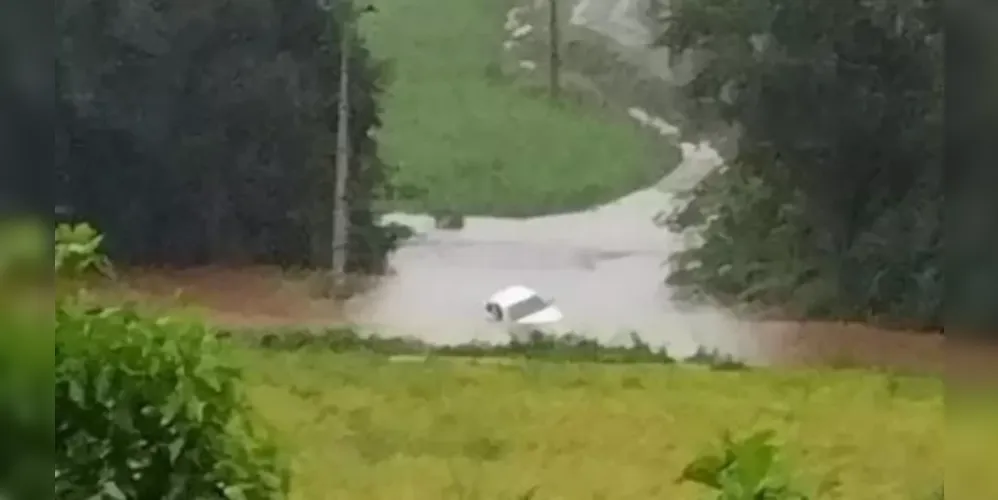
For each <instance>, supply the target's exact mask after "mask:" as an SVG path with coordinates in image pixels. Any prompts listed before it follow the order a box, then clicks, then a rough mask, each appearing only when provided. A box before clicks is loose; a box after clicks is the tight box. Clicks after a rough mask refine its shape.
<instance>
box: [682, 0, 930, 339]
mask: <svg viewBox="0 0 998 500" xmlns="http://www.w3.org/2000/svg"><path fill="white" fill-rule="evenodd" d="M672 11H673V12H672V17H671V18H670V19H669V20H667V21H665V22H664V25H665V26H667V29H666V30H665V31H664V34H663V36H662V43H664V44H666V45H668V46H669V47H670V48H671V49H672V50H674V51H676V52H680V51H683V50H686V49H694V50H696V51H699V52H701V53H702V54H710V55H713V56H715V57H713V58H712V59H707V60H708V61H709V62H708V63H707V64H706V65H705V67H704V70H703V71H702V72H701V73H700V74H699V75H698V76H697V77H696V78H695V79H694V80H693V81H692V82H691V83H690V84H689V86H688V88H687V90H688V91H689V95H690V96H691V98H692V99H693V100H694V101H695V102H696V103H697V104H698V105H700V106H701V107H702V108H703V109H707V110H711V111H712V113H711V114H714V113H717V112H720V115H721V116H723V117H724V119H726V120H728V121H731V122H734V123H737V124H738V125H740V126H741V127H742V131H743V134H742V136H741V138H740V140H739V143H738V146H739V148H738V149H739V151H738V154H737V157H736V158H734V159H733V161H732V162H731V166H730V168H728V169H722V170H721V171H718V172H716V173H714V174H713V175H711V176H710V177H709V178H708V180H707V181H706V182H705V183H704V184H703V185H701V186H699V187H698V188H696V192H697V194H698V195H699V196H698V197H697V199H696V200H695V201H693V202H692V203H690V204H689V205H688V206H687V207H685V208H684V209H683V210H680V211H679V212H677V213H676V214H674V216H673V219H672V223H673V224H674V227H675V228H678V229H684V228H690V227H701V228H703V229H704V230H703V231H702V236H703V239H704V242H703V244H702V245H700V246H699V247H697V248H694V249H692V250H690V251H688V252H685V253H682V254H680V255H678V256H677V257H676V258H675V261H674V271H673V273H672V275H671V276H670V280H671V281H672V282H674V283H677V284H683V285H690V286H691V287H692V288H694V289H695V290H696V291H698V292H701V293H705V294H707V295H711V296H714V297H719V298H721V299H723V300H727V301H746V302H750V303H754V304H756V305H760V306H763V307H765V308H774V307H775V308H779V309H781V310H782V312H783V313H786V314H790V315H793V316H806V317H811V318H824V319H846V320H874V321H879V322H881V323H883V324H886V325H888V326H904V327H909V328H917V329H939V328H941V324H942V323H941V322H942V318H941V314H942V313H941V300H942V293H943V286H942V270H941V265H942V264H941V255H940V254H941V244H940V214H939V211H940V208H941V202H942V193H941V178H942V156H941V152H942V151H941V141H942V44H941V41H942V39H941V23H942V20H941V12H940V8H939V2H938V1H935V0H925V1H921V0H870V1H842V2H822V1H818V0H749V1H740V0H739V1H736V0H682V1H677V2H673V3H672Z"/></svg>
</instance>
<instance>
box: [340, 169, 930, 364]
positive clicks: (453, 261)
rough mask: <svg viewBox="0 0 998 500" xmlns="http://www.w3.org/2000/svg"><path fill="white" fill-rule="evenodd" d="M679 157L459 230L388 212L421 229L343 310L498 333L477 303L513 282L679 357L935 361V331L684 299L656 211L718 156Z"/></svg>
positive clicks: (577, 321)
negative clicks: (606, 190)
mask: <svg viewBox="0 0 998 500" xmlns="http://www.w3.org/2000/svg"><path fill="white" fill-rule="evenodd" d="M686 153H687V154H686V158H687V159H686V160H685V161H684V163H683V164H682V165H681V166H680V167H679V168H678V169H677V170H676V171H674V172H673V173H672V174H670V175H669V176H667V177H666V178H665V179H664V180H663V181H662V183H661V184H660V185H658V186H655V187H652V188H649V189H645V190H641V191H638V192H635V193H633V194H631V195H629V196H626V197H624V198H622V199H620V200H616V201H614V202H612V203H608V204H606V205H603V206H599V207H596V208H594V209H591V210H587V211H583V212H578V213H571V214H563V215H553V216H544V217H536V218H529V219H501V218H489V217H469V218H467V219H466V220H465V225H464V227H463V228H462V229H460V230H445V229H436V228H435V227H434V224H433V219H432V218H431V217H429V216H425V215H415V214H391V215H389V216H388V217H387V219H388V220H391V221H395V222H399V223H403V224H406V225H408V226H410V227H413V228H414V229H415V230H416V231H417V236H416V237H415V238H413V240H411V241H410V242H408V244H406V245H405V246H403V247H402V248H401V249H399V250H398V251H397V253H396V254H395V255H394V256H393V259H392V265H393V267H394V269H395V270H396V273H395V275H393V276H390V277H387V278H385V279H383V280H381V282H380V283H379V284H378V286H376V287H374V288H373V289H372V290H370V291H369V292H367V293H365V294H362V295H360V296H358V297H355V298H354V299H352V300H351V301H349V302H348V303H347V306H346V309H345V314H346V315H347V317H348V318H349V319H350V320H351V321H353V322H355V323H356V324H359V325H362V326H364V327H366V328H368V329H369V330H371V331H373V332H381V333H390V334H393V335H411V336H415V337H418V338H420V339H423V340H425V341H428V342H433V343H439V344H456V343H465V342H470V341H483V342H504V341H507V340H508V337H507V335H506V334H505V333H504V332H503V331H502V330H500V329H497V328H495V327H494V326H492V325H490V324H488V323H487V322H486V321H485V319H484V314H483V309H482V307H483V303H484V301H485V299H486V298H487V297H488V296H489V295H490V294H491V293H493V292H494V291H496V290H498V289H500V288H502V287H505V286H508V285H513V284H521V285H526V286H529V287H532V288H534V289H535V290H537V291H538V292H539V293H541V294H542V295H546V296H547V297H549V298H551V299H553V300H554V301H555V303H556V304H557V305H558V306H559V307H560V308H561V309H562V311H563V312H564V314H565V326H567V327H568V328H569V329H571V330H573V331H577V332H579V333H582V334H585V335H588V336H591V337H593V338H596V339H598V340H600V341H601V342H603V343H607V344H615V343H619V342H624V341H626V340H627V339H628V333H629V332H637V333H639V334H640V336H641V337H642V338H643V339H644V340H645V341H646V342H649V343H650V344H652V345H654V346H662V347H665V348H667V349H668V350H669V352H670V353H672V354H673V355H675V356H680V357H685V356H688V355H691V354H693V353H694V352H696V351H697V350H698V349H700V348H706V349H709V350H717V351H719V352H722V353H726V354H730V355H732V356H735V357H738V358H741V359H744V360H746V361H749V362H751V363H755V364H838V365H883V366H895V367H902V368H909V369H917V370H920V371H921V370H925V369H928V370H932V371H937V370H939V369H940V367H941V366H942V349H941V345H942V344H941V337H939V336H927V335H911V334H905V333H894V332H882V331H877V330H875V329H872V328H865V327H862V326H849V325H836V324H817V323H807V324H804V323H795V322H773V321H768V322H757V321H746V320H742V319H740V318H737V317H736V316H734V315H733V314H732V313H730V312H727V311H725V310H722V309H719V308H714V307H708V306H699V307H691V306H687V305H683V303H681V302H680V301H678V300H677V299H676V294H677V291H676V290H674V289H671V288H670V287H669V286H667V285H665V284H664V277H665V276H666V274H667V273H668V267H667V264H666V262H667V260H668V257H669V255H671V254H672V253H673V252H675V251H678V250H680V249H682V248H684V247H685V245H686V243H685V241H686V240H684V238H683V237H682V236H680V235H676V234H673V233H670V232H668V231H666V230H664V229H662V228H659V227H657V226H656V225H655V224H654V222H653V219H654V217H655V215H656V214H658V213H660V212H661V211H663V210H669V209H670V208H671V207H673V206H674V205H675V203H676V202H675V201H674V200H673V196H672V194H671V193H674V192H677V190H680V189H683V188H686V187H689V186H692V185H693V184H695V183H696V182H698V180H699V179H701V178H702V176H703V175H705V173H706V172H708V171H709V170H710V168H713V167H714V166H716V165H717V161H716V158H714V157H712V156H711V155H710V154H709V152H708V153H704V152H703V151H690V150H688V151H686Z"/></svg>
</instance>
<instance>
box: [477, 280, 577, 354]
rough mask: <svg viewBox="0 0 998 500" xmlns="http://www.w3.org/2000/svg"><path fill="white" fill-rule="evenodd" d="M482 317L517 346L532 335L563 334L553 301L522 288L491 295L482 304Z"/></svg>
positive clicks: (511, 288)
mask: <svg viewBox="0 0 998 500" xmlns="http://www.w3.org/2000/svg"><path fill="white" fill-rule="evenodd" d="M485 313H486V316H487V318H488V320H489V321H491V322H493V323H498V324H502V325H503V326H504V327H505V328H506V331H507V332H508V333H509V335H510V337H512V338H513V340H515V341H517V342H526V341H528V340H529V339H530V336H531V334H533V333H534V332H537V333H541V334H543V335H563V334H565V333H567V330H566V329H565V327H564V325H563V324H562V320H563V319H564V315H563V314H562V312H561V309H559V308H558V307H557V306H555V305H554V301H553V300H551V299H547V298H544V297H541V295H540V294H538V293H537V292H536V291H534V290H533V289H531V288H528V287H525V286H522V285H513V286H508V287H506V288H503V289H502V290H499V291H497V292H496V293H494V294H492V296H491V297H489V299H488V301H487V302H485Z"/></svg>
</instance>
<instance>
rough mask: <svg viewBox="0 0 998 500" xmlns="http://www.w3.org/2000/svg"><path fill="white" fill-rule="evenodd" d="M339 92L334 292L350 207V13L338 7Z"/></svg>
mask: <svg viewBox="0 0 998 500" xmlns="http://www.w3.org/2000/svg"><path fill="white" fill-rule="evenodd" d="M341 12H342V13H341V17H340V31H341V32H342V37H341V38H340V93H339V97H338V102H337V113H336V186H335V187H334V188H333V193H334V194H333V234H332V262H331V265H332V273H333V274H332V283H331V285H332V290H331V292H334V293H335V292H338V291H339V290H341V289H342V287H343V285H344V284H345V281H346V264H347V247H348V239H349V233H350V209H349V207H348V206H347V204H348V203H349V202H348V200H347V182H348V181H349V175H350V95H349V90H350V43H351V41H352V40H351V35H352V33H353V28H354V27H353V16H352V15H351V13H350V12H343V11H341Z"/></svg>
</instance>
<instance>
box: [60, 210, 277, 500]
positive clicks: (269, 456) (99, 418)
mask: <svg viewBox="0 0 998 500" xmlns="http://www.w3.org/2000/svg"><path fill="white" fill-rule="evenodd" d="M87 229H88V228H86V227H85V226H77V227H75V228H68V227H61V228H59V230H57V231H56V252H55V254H56V258H57V260H56V268H57V271H58V272H60V274H61V275H63V276H67V275H68V276H69V277H73V276H75V275H78V274H79V273H82V272H87V271H88V270H89V268H90V266H92V265H94V264H95V263H100V262H103V259H102V258H101V257H100V256H99V254H98V253H97V252H96V249H97V246H98V245H99V243H100V236H99V235H98V234H97V233H96V232H95V231H92V230H90V231H88V230H87ZM60 256H62V260H59V259H60ZM67 264H72V265H67ZM55 319H56V327H55V351H54V352H55V363H54V365H55V383H54V386H55V397H54V401H55V407H56V412H55V424H54V426H52V427H50V428H54V429H55V443H56V444H55V446H54V449H55V496H56V498H61V499H69V500H73V499H89V498H113V499H133V498H134V499H146V498H149V499H152V498H156V499H180V498H198V499H223V498H224V499H239V498H244V499H260V500H262V499H276V498H283V497H285V496H286V494H287V491H288V470H287V468H286V467H285V465H284V464H283V463H282V461H281V459H280V457H279V455H278V454H277V451H276V449H275V448H274V446H273V445H272V444H271V442H270V440H269V439H268V437H267V436H266V435H265V433H263V432H262V431H261V429H260V427H259V426H258V424H257V423H256V422H254V421H253V420H254V419H253V415H252V412H251V410H250V408H249V406H248V402H247V401H246V399H245V397H244V395H243V393H242V392H241V387H240V379H241V375H240V372H239V371H238V370H236V369H235V368H233V367H232V366H231V365H230V364H228V363H227V362H226V361H225V353H224V351H223V350H222V349H221V347H220V345H219V344H218V342H217V340H216V339H215V335H213V332H211V331H209V330H208V329H207V328H206V327H204V326H203V325H201V324H198V323H194V322H181V321H177V320H173V319H170V318H147V317H143V316H141V315H139V314H138V313H136V312H135V311H133V310H131V309H128V308H87V307H86V304H85V301H84V300H81V297H80V296H79V295H77V294H73V293H70V294H68V295H65V296H63V297H60V298H59V299H58V302H57V307H56V318H55Z"/></svg>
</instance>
